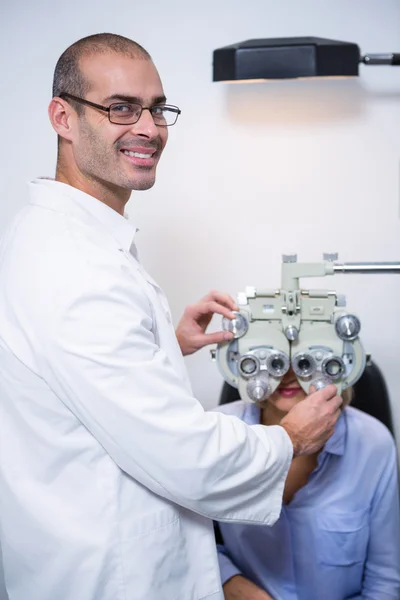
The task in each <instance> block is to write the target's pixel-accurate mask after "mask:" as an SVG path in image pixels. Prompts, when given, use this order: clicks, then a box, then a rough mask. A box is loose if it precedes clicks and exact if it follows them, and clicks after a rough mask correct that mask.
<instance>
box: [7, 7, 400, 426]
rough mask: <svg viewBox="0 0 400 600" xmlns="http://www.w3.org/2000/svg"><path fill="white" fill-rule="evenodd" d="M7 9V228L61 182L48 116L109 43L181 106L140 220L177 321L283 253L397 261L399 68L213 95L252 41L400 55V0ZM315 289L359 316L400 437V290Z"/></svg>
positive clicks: (211, 369) (198, 368)
mask: <svg viewBox="0 0 400 600" xmlns="http://www.w3.org/2000/svg"><path fill="white" fill-rule="evenodd" d="M0 10H1V12H0V40H1V41H0V44H1V56H2V69H1V74H2V76H1V81H2V94H1V95H2V99H3V102H2V104H1V111H0V119H1V132H2V141H3V143H2V147H1V168H2V178H1V181H0V198H1V202H0V231H1V230H2V229H3V228H4V226H5V224H6V223H7V222H8V220H9V218H10V217H11V215H12V214H13V213H14V212H15V211H16V210H17V209H18V208H19V207H20V206H22V205H23V204H24V202H25V200H26V198H25V182H26V181H27V180H29V179H31V178H33V177H35V176H37V175H52V174H53V173H54V165H55V134H54V133H53V131H52V130H51V127H50V125H49V124H48V119H47V104H48V101H49V99H50V93H51V79H52V71H53V68H54V65H55V62H56V60H57V58H58V57H59V55H60V54H61V52H62V51H63V50H64V49H65V48H66V47H67V46H68V45H69V44H70V43H72V42H74V41H76V40H77V39H79V38H80V37H83V36H85V35H89V34H92V33H97V32H101V31H111V32H115V33H120V34H123V35H126V36H128V37H131V38H133V39H135V40H137V41H138V42H140V43H141V44H142V45H144V46H145V47H146V48H147V49H148V50H149V51H150V53H151V54H152V56H153V58H154V60H155V63H156V65H157V66H158V68H159V70H160V73H161V76H162V78H163V81H164V87H165V90H166V92H167V95H168V99H169V100H170V102H171V103H174V104H178V105H179V106H180V107H181V109H182V116H181V119H180V122H179V123H178V125H177V126H176V127H175V128H173V129H172V130H171V132H170V134H171V135H170V141H169V147H167V151H166V153H165V154H164V157H163V159H162V161H161V164H160V168H159V173H158V182H157V184H156V186H155V187H154V188H153V189H152V190H151V191H148V192H147V193H145V194H144V193H137V194H135V195H134V196H133V199H132V201H131V203H130V207H129V212H130V214H131V215H133V216H134V218H135V219H136V220H137V222H138V224H139V226H140V228H141V232H140V235H139V237H138V240H139V245H140V251H141V256H142V260H143V262H144V263H145V265H146V266H147V267H148V269H149V270H150V272H151V273H152V274H153V276H154V277H155V278H156V279H157V280H159V282H160V283H161V284H162V285H163V286H164V288H165V290H166V291H167V294H168V296H169V299H170V303H171V308H172V312H173V315H174V317H175V320H176V321H177V320H178V317H179V316H180V314H181V312H182V311H183V309H184V307H185V305H186V304H188V303H190V302H193V301H195V300H197V299H198V298H199V297H200V296H202V295H203V294H205V293H206V292H207V291H208V290H209V289H210V288H219V289H222V290H226V291H228V292H230V293H231V294H232V295H236V293H237V292H238V291H241V290H243V289H244V288H245V286H246V285H256V286H257V285H259V286H263V287H274V286H279V283H280V279H279V272H280V257H281V254H282V253H283V252H290V251H292V252H293V251H294V252H297V253H298V254H299V258H300V259H302V260H317V259H319V257H320V256H321V253H322V252H323V251H325V252H332V251H338V252H339V254H340V258H341V259H342V260H343V261H367V260H371V261H383V260H391V261H393V260H399V259H400V236H399V228H400V218H399V216H400V213H399V211H400V208H399V202H400V198H399V160H400V135H399V133H400V125H399V123H400V69H394V68H389V67H379V68H378V67H375V68H373V67H369V68H368V67H361V77H360V78H358V79H356V80H344V81H319V82H317V81H315V82H314V81H301V82H276V83H265V84H247V85H244V86H240V85H232V86H228V85H225V84H221V83H212V51H213V49H214V48H218V47H220V46H224V45H227V44H230V43H233V42H237V41H240V40H245V39H249V38H256V37H279V36H295V35H315V36H320V37H332V38H334V39H341V40H348V41H353V42H356V43H358V44H359V46H360V47H361V49H362V51H364V52H367V51H368V52H384V51H396V50H397V51H400V3H399V2H398V0H352V2H349V1H348V0H335V2H332V1H331V0H302V2H295V1H294V0H292V1H290V0H280V1H279V2H276V0H275V1H273V0H246V2H244V1H243V0H221V1H219V2H217V1H216V0H203V2H190V1H188V0H170V1H169V2H163V1H161V0H153V2H143V1H140V2H138V1H134V0H118V2H115V3H113V2H110V0H79V1H78V0H69V1H68V2H64V3H54V2H52V1H50V0H35V1H34V2H33V1H32V0H14V2H13V3H11V2H10V3H7V5H5V3H4V4H3V3H2V4H1V9H0ZM49 251H51V249H49ZM305 283H306V284H307V282H305ZM312 286H313V287H318V286H320V287H325V286H328V287H330V288H332V289H335V288H336V289H338V291H340V292H343V293H346V294H347V296H348V304H349V306H350V307H351V308H353V309H354V311H356V312H357V313H358V314H359V315H360V317H361V319H362V325H363V329H362V338H363V341H364V342H365V345H366V348H367V350H368V351H371V352H372V354H373V356H374V358H375V360H376V361H377V363H378V364H379V365H380V367H381V368H382V369H383V371H384V374H385V376H386V378H387V382H388V384H389V388H390V393H391V396H392V399H393V403H394V410H395V413H396V420H397V427H398V431H399V435H400V377H399V350H400V342H399V340H400V318H399V298H400V277H396V276H364V277H362V276H336V278H335V279H332V278H331V279H329V280H325V281H319V282H313V283H312ZM216 325H218V323H217V324H216ZM187 365H188V368H189V371H190V375H191V378H192V381H193V386H194V389H195V392H196V394H197V397H198V398H199V399H200V400H201V401H202V403H203V404H204V405H205V406H207V407H211V406H213V405H215V404H216V403H217V397H218V394H219V390H220V387H221V378H220V375H219V373H218V372H217V368H216V366H215V365H214V364H213V363H211V362H210V361H209V354H208V350H204V351H202V352H200V353H198V354H197V355H195V356H194V357H191V358H189V359H188V360H187Z"/></svg>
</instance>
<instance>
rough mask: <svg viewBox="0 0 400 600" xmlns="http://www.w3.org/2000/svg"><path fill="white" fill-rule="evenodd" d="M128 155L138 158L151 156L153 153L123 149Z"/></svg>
mask: <svg viewBox="0 0 400 600" xmlns="http://www.w3.org/2000/svg"><path fill="white" fill-rule="evenodd" d="M121 152H122V153H123V154H125V155H126V156H136V158H151V157H152V156H153V153H150V154H145V153H144V152H134V151H133V150H121Z"/></svg>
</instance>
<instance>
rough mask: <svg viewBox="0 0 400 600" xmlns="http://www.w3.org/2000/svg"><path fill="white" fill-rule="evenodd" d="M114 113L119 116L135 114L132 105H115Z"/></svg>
mask: <svg viewBox="0 0 400 600" xmlns="http://www.w3.org/2000/svg"><path fill="white" fill-rule="evenodd" d="M112 111H113V112H114V113H118V114H124V113H128V114H132V113H133V112H134V108H133V106H132V104H114V106H113V107H112Z"/></svg>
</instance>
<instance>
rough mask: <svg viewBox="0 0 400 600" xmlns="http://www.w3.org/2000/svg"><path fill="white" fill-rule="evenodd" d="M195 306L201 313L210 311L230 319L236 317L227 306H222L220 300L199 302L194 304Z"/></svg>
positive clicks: (204, 313) (198, 312)
mask: <svg viewBox="0 0 400 600" xmlns="http://www.w3.org/2000/svg"><path fill="white" fill-rule="evenodd" d="M194 308H195V310H196V312H197V314H199V315H207V314H210V313H217V314H219V315H222V316H223V317H227V318H228V319H234V318H235V315H234V314H233V312H232V311H231V310H230V309H229V308H227V307H226V306H222V305H221V304H218V302H214V301H208V302H199V303H198V304H195V305H194Z"/></svg>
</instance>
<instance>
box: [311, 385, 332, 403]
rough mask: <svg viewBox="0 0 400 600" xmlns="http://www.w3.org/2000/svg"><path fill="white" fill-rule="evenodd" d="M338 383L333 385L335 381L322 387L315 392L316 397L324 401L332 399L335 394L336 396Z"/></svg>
mask: <svg viewBox="0 0 400 600" xmlns="http://www.w3.org/2000/svg"><path fill="white" fill-rule="evenodd" d="M336 392H337V389H336V385H333V383H330V384H329V385H327V386H326V387H324V388H322V389H321V390H318V391H317V392H314V394H315V397H316V398H317V397H318V399H319V400H320V401H322V402H326V401H327V400H331V399H332V398H333V397H334V396H336Z"/></svg>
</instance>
